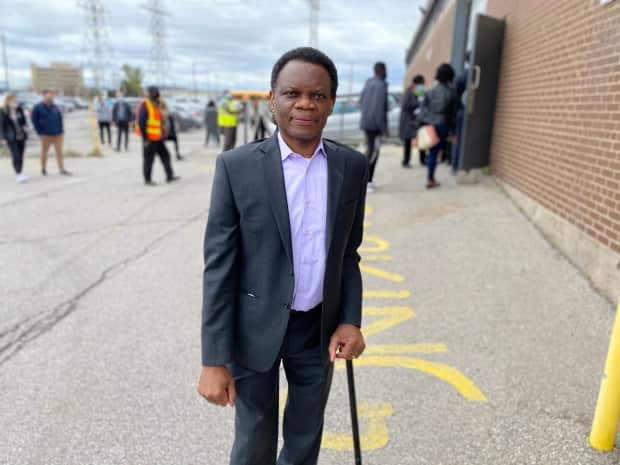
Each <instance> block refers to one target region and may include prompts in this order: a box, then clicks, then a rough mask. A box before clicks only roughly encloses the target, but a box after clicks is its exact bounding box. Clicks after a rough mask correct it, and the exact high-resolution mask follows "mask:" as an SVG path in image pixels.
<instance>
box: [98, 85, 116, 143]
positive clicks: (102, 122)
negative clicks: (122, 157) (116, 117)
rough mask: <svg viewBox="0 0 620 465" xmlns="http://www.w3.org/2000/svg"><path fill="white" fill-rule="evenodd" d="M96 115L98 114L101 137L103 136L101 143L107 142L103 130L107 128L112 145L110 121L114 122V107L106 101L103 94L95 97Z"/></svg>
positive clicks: (109, 141)
mask: <svg viewBox="0 0 620 465" xmlns="http://www.w3.org/2000/svg"><path fill="white" fill-rule="evenodd" d="M95 115H96V116H97V123H98V124H99V137H100V138H101V145H104V144H105V141H104V139H105V138H104V136H103V130H104V129H105V131H106V133H107V134H108V145H110V146H111V145H112V134H111V132H110V123H111V122H112V109H111V108H110V105H109V104H108V102H106V101H105V100H104V99H103V97H102V96H101V95H97V98H96V99H95Z"/></svg>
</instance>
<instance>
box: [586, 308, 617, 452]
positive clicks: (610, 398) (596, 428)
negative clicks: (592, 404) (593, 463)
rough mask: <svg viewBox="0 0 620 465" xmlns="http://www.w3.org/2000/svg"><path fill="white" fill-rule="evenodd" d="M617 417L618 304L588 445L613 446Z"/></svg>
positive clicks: (602, 448)
mask: <svg viewBox="0 0 620 465" xmlns="http://www.w3.org/2000/svg"><path fill="white" fill-rule="evenodd" d="M618 419H620V304H618V309H617V310H616V321H615V322H614V327H613V330H612V332H611V340H610V341H609V351H608V352H607V361H606V362H605V373H604V374H603V379H602V381H601V390H600V392H599V395H598V402H597V403H596V411H595V412H594V420H593V421H592V432H591V433H590V445H591V446H592V447H593V448H594V449H597V450H600V451H610V450H612V449H613V448H614V441H615V439H616V430H617V428H618Z"/></svg>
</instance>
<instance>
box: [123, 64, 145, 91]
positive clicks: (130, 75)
mask: <svg viewBox="0 0 620 465" xmlns="http://www.w3.org/2000/svg"><path fill="white" fill-rule="evenodd" d="M121 69H122V70H123V74H124V75H125V77H124V79H123V81H122V82H121V90H122V91H123V93H124V94H125V95H127V96H129V97H139V96H140V95H141V93H142V78H143V77H144V75H143V74H142V70H141V69H140V67H139V66H135V67H134V66H130V65H127V64H124V65H123V67H122V68H121Z"/></svg>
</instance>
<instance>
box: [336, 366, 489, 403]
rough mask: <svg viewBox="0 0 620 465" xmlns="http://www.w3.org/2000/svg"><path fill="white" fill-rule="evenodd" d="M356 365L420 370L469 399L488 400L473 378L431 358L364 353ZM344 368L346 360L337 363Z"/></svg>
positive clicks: (338, 367)
mask: <svg viewBox="0 0 620 465" xmlns="http://www.w3.org/2000/svg"><path fill="white" fill-rule="evenodd" d="M355 366H356V367H357V368H361V367H365V366H378V367H390V368H394V367H400V368H408V369H410V370H418V371H421V372H423V373H426V374H429V375H431V376H434V377H435V378H439V379H441V380H442V381H445V382H446V383H449V384H451V385H452V386H453V387H454V388H455V389H456V390H457V392H458V393H459V394H460V395H462V396H463V397H464V398H465V399H467V400H470V401H478V402H486V400H487V398H486V397H485V396H484V394H483V393H482V391H481V390H480V389H478V387H477V386H476V385H475V384H474V382H473V381H472V380H471V379H469V378H468V377H467V376H465V375H464V374H463V373H461V372H460V371H459V370H457V369H456V368H453V367H451V366H450V365H446V364H444V363H439V362H431V361H429V360H423V359H420V358H415V357H389V356H386V357H381V356H374V355H371V356H369V357H366V356H365V355H362V356H361V357H360V358H358V359H357V360H355ZM343 368H344V362H342V363H337V364H336V369H338V370H342V369H343Z"/></svg>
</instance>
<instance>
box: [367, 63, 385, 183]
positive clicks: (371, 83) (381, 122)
mask: <svg viewBox="0 0 620 465" xmlns="http://www.w3.org/2000/svg"><path fill="white" fill-rule="evenodd" d="M374 72H375V75H374V76H373V77H371V78H370V79H368V80H367V81H366V84H365V85H364V89H363V90H362V94H361V96H360V106H361V107H362V117H361V121H360V129H362V130H363V131H364V133H365V135H366V157H367V158H368V164H369V166H370V171H369V174H368V188H367V189H368V192H372V191H373V190H374V188H375V184H374V182H373V178H374V175H375V167H376V166H377V162H378V161H379V148H380V146H381V136H383V135H385V136H386V137H387V136H389V134H388V125H387V112H388V101H387V99H388V83H387V81H386V77H387V69H386V67H385V63H381V62H377V63H375V65H374Z"/></svg>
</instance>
